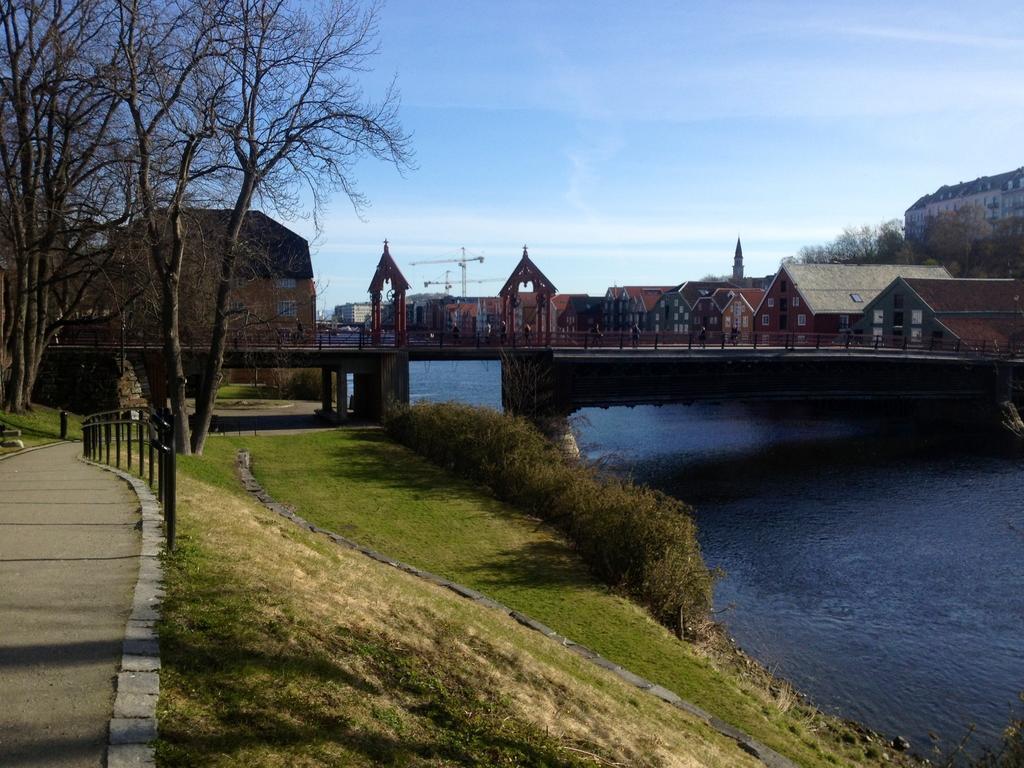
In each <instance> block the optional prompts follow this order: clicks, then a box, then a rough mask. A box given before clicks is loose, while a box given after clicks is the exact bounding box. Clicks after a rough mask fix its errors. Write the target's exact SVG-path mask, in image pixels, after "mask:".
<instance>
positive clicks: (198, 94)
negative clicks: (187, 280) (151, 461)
mask: <svg viewBox="0 0 1024 768" xmlns="http://www.w3.org/2000/svg"><path fill="white" fill-rule="evenodd" d="M118 13H119V24H118V30H119V34H118V41H117V47H118V64H119V66H118V69H117V71H116V73H115V79H114V82H113V86H114V89H115V92H116V93H117V95H118V97H119V98H120V100H121V102H122V104H123V106H124V108H125V111H126V113H127V116H128V117H127V126H126V131H125V133H126V134H127V135H128V136H129V137H130V139H131V142H132V150H133V158H132V163H133V167H134V170H135V179H134V192H135V195H134V196H135V203H136V205H135V209H134V217H133V221H132V226H131V227H130V228H129V234H128V235H127V237H128V238H130V239H135V240H137V241H139V240H140V241H141V242H142V245H143V248H144V250H145V251H147V252H148V258H149V261H150V265H151V268H152V273H153V275H154V276H155V278H156V281H157V283H158V286H159V290H160V302H159V306H160V328H161V331H162V336H163V349H164V362H165V365H166V368H167V375H168V389H169V392H170V396H171V405H172V413H173V416H174V424H175V438H176V444H177V447H178V450H179V451H181V452H183V453H187V452H188V450H189V429H188V413H187V410H186V405H185V366H184V362H183V358H182V350H181V326H180V317H179V314H180V313H179V306H180V288H181V276H182V267H183V264H184V259H185V251H186V238H185V230H186V224H185V221H184V218H185V212H186V207H187V205H188V204H189V202H190V201H191V200H193V199H196V198H198V197H201V186H200V184H201V182H205V181H207V180H208V179H209V180H212V179H213V178H214V177H215V176H216V173H217V172H218V170H220V168H221V163H220V162H219V159H218V155H217V149H218V147H217V144H216V143H215V142H214V141H213V139H214V137H215V135H216V119H217V109H218V106H219V103H220V99H221V97H222V94H223V92H224V59H223V53H224V48H223V47H222V46H220V45H219V43H220V35H219V32H218V24H219V21H220V18H221V6H220V5H219V4H218V3H217V2H216V0H212V1H211V2H209V3H204V2H202V1H200V2H182V3H169V4H167V3H162V2H157V1H154V2H147V0H121V2H120V3H119V5H118Z"/></svg>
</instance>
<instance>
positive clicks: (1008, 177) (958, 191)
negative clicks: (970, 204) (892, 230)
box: [907, 167, 1024, 211]
mask: <svg viewBox="0 0 1024 768" xmlns="http://www.w3.org/2000/svg"><path fill="white" fill-rule="evenodd" d="M1018 179H1024V167H1021V168H1015V169H1014V170H1012V171H1007V172H1006V173H997V174H996V175H995V176H979V177H978V178H976V179H975V180H974V181H961V182H960V183H959V184H952V185H943V186H941V187H939V188H938V189H937V190H935V192H933V193H932V194H930V195H925V196H924V197H922V198H921V199H919V200H918V201H917V202H916V203H914V204H913V205H912V206H910V208H908V209H907V210H908V211H913V210H917V209H918V208H924V207H925V206H927V205H928V204H929V203H934V202H937V201H939V200H952V199H953V198H957V197H967V196H969V195H976V194H978V193H979V192H987V191H989V190H992V191H995V192H998V191H1001V190H1004V189H1009V184H1010V182H1013V181H1017V180H1018Z"/></svg>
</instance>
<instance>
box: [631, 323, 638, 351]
mask: <svg viewBox="0 0 1024 768" xmlns="http://www.w3.org/2000/svg"><path fill="white" fill-rule="evenodd" d="M630 335H631V336H632V338H633V349H636V348H637V347H638V346H640V326H639V325H638V324H637V323H635V322H634V323H633V327H632V328H631V329H630Z"/></svg>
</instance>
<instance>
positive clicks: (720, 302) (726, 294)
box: [711, 288, 736, 312]
mask: <svg viewBox="0 0 1024 768" xmlns="http://www.w3.org/2000/svg"><path fill="white" fill-rule="evenodd" d="M735 295H736V291H735V289H733V288H716V289H715V292H714V293H712V294H711V300H712V301H713V302H715V306H716V307H718V311H719V312H722V311H724V310H725V308H726V307H727V306H729V302H730V301H732V297H733V296H735Z"/></svg>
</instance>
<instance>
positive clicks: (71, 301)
mask: <svg viewBox="0 0 1024 768" xmlns="http://www.w3.org/2000/svg"><path fill="white" fill-rule="evenodd" d="M109 12H110V7H109V6H108V5H106V4H105V3H104V2H102V0H77V1H76V2H73V3H69V4H65V3H64V2H62V0H49V2H44V1H42V0H3V1H2V2H0V30H2V37H0V175H2V177H0V245H2V247H3V249H4V250H5V251H6V252H7V254H8V255H9V264H8V269H9V271H10V274H9V279H10V288H9V290H10V297H9V299H8V301H7V304H8V309H9V312H10V316H9V319H8V322H6V323H5V326H4V328H3V329H0V330H2V338H0V342H2V345H3V347H4V348H5V349H6V350H7V354H6V355H5V354H0V360H4V359H6V360H9V369H8V370H2V366H0V399H2V404H3V405H4V407H6V408H7V409H8V410H11V411H22V410H24V409H25V408H27V407H29V406H30V404H31V396H32V390H33V387H34V385H35V380H36V376H37V374H38V370H39V365H40V362H41V360H42V355H43V352H44V351H45V349H46V347H47V345H48V344H49V343H50V342H51V341H52V340H53V339H54V337H55V336H56V334H57V333H58V332H59V330H60V329H61V327H62V326H63V325H65V324H66V323H67V322H68V321H69V320H70V319H71V318H72V317H73V315H74V314H75V313H76V311H78V310H79V309H80V308H81V307H83V305H84V304H85V302H86V301H87V299H88V298H90V297H92V296H93V295H94V294H93V289H94V286H95V282H96V280H97V279H99V278H100V277H101V276H102V275H103V273H104V271H105V270H106V269H107V268H108V266H109V263H110V260H111V249H110V247H109V243H108V237H107V234H108V231H109V229H108V228H109V227H110V226H111V225H112V224H113V223H116V222H118V221H120V220H122V219H123V215H124V199H123V195H122V192H123V188H122V186H121V185H120V183H119V177H118V168H119V162H120V160H121V157H120V147H119V145H118V143H117V141H116V137H115V136H114V130H113V129H114V125H115V115H116V109H117V104H116V101H115V100H114V99H113V98H112V97H111V95H110V93H109V91H108V90H107V88H106V87H105V83H104V78H103V77H102V73H103V72H104V70H106V69H107V68H109V66H110V65H111V61H110V53H111V47H110V45H109V38H108V30H109V24H108V21H109ZM5 314H6V313H5ZM5 380H6V382H7V385H6V388H5V387H4V385H3V382H4V381H5Z"/></svg>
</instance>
